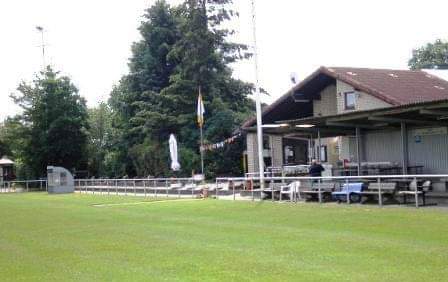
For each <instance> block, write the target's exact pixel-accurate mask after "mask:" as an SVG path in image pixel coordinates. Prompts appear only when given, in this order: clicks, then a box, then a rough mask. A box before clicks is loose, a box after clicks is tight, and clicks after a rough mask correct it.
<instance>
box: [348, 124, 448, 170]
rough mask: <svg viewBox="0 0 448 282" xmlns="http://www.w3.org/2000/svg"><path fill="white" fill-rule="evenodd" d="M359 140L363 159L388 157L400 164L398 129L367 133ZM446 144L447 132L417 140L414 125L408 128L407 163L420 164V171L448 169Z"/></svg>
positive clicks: (379, 159)
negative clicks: (421, 168) (421, 167)
mask: <svg viewBox="0 0 448 282" xmlns="http://www.w3.org/2000/svg"><path fill="white" fill-rule="evenodd" d="M362 141H363V142H362V148H363V153H364V161H369V162H385V161H388V162H395V163H397V164H399V165H401V161H402V153H401V152H402V148H401V133H400V131H399V130H396V131H383V132H372V133H367V134H365V135H364V136H363V139H362ZM447 148H448V134H436V135H427V136H420V137H419V138H418V142H417V141H416V136H415V134H414V129H412V128H411V129H409V130H408V163H409V166H417V165H422V166H424V168H423V172H424V173H430V174H446V173H448V151H447ZM355 154H356V153H355Z"/></svg>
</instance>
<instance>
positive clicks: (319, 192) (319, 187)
mask: <svg viewBox="0 0 448 282" xmlns="http://www.w3.org/2000/svg"><path fill="white" fill-rule="evenodd" d="M321 183H322V179H321V178H319V180H318V183H317V193H318V196H319V204H322V190H321Z"/></svg>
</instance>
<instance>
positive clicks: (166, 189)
mask: <svg viewBox="0 0 448 282" xmlns="http://www.w3.org/2000/svg"><path fill="white" fill-rule="evenodd" d="M165 191H166V197H167V198H168V180H165Z"/></svg>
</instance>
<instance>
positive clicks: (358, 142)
mask: <svg viewBox="0 0 448 282" xmlns="http://www.w3.org/2000/svg"><path fill="white" fill-rule="evenodd" d="M356 157H357V159H358V160H357V161H358V176H361V164H362V163H361V128H360V127H356Z"/></svg>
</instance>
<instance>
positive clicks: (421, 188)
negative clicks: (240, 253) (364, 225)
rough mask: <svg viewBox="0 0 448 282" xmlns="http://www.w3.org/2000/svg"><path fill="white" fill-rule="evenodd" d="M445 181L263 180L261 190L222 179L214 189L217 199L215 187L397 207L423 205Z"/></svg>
mask: <svg viewBox="0 0 448 282" xmlns="http://www.w3.org/2000/svg"><path fill="white" fill-rule="evenodd" d="M447 182H448V175H371V176H324V177H264V185H263V187H265V188H264V189H260V188H259V187H262V186H261V185H260V178H259V177H224V178H217V179H216V183H215V186H216V187H217V191H216V197H219V193H218V188H222V187H226V188H224V189H227V190H229V191H231V194H232V197H233V199H238V198H245V199H251V200H256V199H265V200H271V201H277V200H280V201H284V200H288V201H291V202H298V201H301V200H305V199H310V200H313V199H314V200H316V201H317V202H319V203H323V202H325V201H329V200H337V201H338V202H346V203H353V202H358V201H359V202H360V201H361V200H362V199H363V198H368V199H367V200H372V198H374V201H375V202H377V203H378V205H380V206H382V205H383V204H386V203H387V202H393V203H397V204H398V203H402V202H403V201H404V203H405V204H407V203H408V202H407V200H408V199H409V198H410V197H411V198H413V201H414V203H415V206H416V207H419V206H420V200H421V201H423V203H424V204H426V203H425V197H426V196H427V192H430V190H431V189H432V187H434V186H439V187H446V183H447ZM355 183H356V184H358V185H356V184H355ZM353 187H359V189H358V188H356V189H353ZM369 187H370V189H369ZM373 187H374V188H373ZM442 189H446V188H442ZM335 192H336V193H335ZM355 199H356V201H355ZM400 200H402V202H400Z"/></svg>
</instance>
